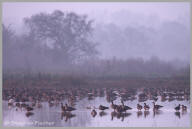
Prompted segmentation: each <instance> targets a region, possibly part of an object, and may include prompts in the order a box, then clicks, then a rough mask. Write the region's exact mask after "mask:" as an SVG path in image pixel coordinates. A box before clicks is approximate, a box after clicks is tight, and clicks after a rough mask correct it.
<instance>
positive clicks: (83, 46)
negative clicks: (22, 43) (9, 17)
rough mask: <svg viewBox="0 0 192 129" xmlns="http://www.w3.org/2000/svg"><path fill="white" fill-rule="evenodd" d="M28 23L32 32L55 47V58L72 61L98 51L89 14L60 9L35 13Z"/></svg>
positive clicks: (26, 21) (56, 59) (53, 49)
mask: <svg viewBox="0 0 192 129" xmlns="http://www.w3.org/2000/svg"><path fill="white" fill-rule="evenodd" d="M24 22H25V24H26V25H27V27H28V28H29V34H31V35H33V36H34V37H35V39H37V40H41V42H44V43H45V44H47V45H49V46H50V47H51V48H52V51H53V52H52V53H53V55H54V59H55V61H58V62H59V61H61V62H62V61H64V62H65V63H72V62H74V61H77V60H78V59H80V58H85V57H89V56H92V55H95V54H96V53H97V51H96V49H95V46H96V43H93V42H92V41H91V40H90V37H91V34H92V30H93V28H92V20H87V16H84V15H82V16H81V15H77V14H75V13H73V12H70V13H63V12H62V11H59V10H56V11H54V12H53V13H51V14H47V13H40V14H36V15H33V16H31V17H30V18H25V19H24Z"/></svg>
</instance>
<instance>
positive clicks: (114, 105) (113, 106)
mask: <svg viewBox="0 0 192 129" xmlns="http://www.w3.org/2000/svg"><path fill="white" fill-rule="evenodd" d="M117 107H118V105H116V104H114V103H113V101H111V108H112V109H114V111H115V109H117Z"/></svg>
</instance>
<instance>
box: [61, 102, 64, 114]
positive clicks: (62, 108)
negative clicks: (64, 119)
mask: <svg viewBox="0 0 192 129" xmlns="http://www.w3.org/2000/svg"><path fill="white" fill-rule="evenodd" d="M61 111H62V112H65V106H63V103H61Z"/></svg>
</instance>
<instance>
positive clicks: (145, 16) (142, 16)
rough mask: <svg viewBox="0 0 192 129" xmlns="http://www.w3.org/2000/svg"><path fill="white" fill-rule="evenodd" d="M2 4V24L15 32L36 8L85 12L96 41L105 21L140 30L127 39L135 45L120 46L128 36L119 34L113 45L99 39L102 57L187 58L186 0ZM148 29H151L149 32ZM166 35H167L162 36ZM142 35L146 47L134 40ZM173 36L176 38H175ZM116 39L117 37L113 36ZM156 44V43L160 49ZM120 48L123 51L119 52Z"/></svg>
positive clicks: (188, 26) (187, 22) (188, 12)
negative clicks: (115, 43)
mask: <svg viewBox="0 0 192 129" xmlns="http://www.w3.org/2000/svg"><path fill="white" fill-rule="evenodd" d="M2 7H3V23H4V24H5V25H9V24H11V26H12V27H13V28H14V29H16V30H17V32H19V33H21V32H22V24H23V23H22V19H23V18H24V17H30V16H31V15H33V14H37V13H39V12H47V13H51V12H52V11H54V10H56V9H59V10H62V11H68V12H70V11H73V12H76V13H78V14H87V15H88V17H89V19H94V20H95V25H96V26H97V27H98V28H97V31H96V36H95V37H96V40H97V41H99V42H102V37H101V36H100V35H99V34H98V33H101V32H102V33H104V34H105V33H109V32H105V31H104V30H102V29H103V28H107V27H108V26H106V24H108V25H112V26H113V27H111V28H115V27H119V28H120V30H118V29H116V30H114V29H113V30H112V32H113V31H114V32H115V31H116V32H117V31H119V32H122V33H124V32H125V30H126V32H127V33H129V34H130V33H131V34H133V32H134V33H135V35H139V34H140V33H142V34H141V37H139V36H135V35H133V36H132V37H135V39H133V40H131V41H132V42H136V43H135V44H136V45H135V47H127V48H126V47H124V46H123V45H125V43H127V46H130V42H131V41H130V40H129V39H130V37H129V38H128V39H126V38H125V37H123V38H125V40H123V41H122V44H119V46H122V47H116V46H115V45H113V41H110V43H111V44H110V45H109V43H107V42H108V41H109V40H103V43H100V44H101V45H100V47H99V49H100V50H101V51H102V54H101V55H102V56H103V57H106V58H107V57H110V56H111V57H112V56H117V57H122V58H127V57H143V58H145V57H146V58H147V57H150V56H153V55H154V56H159V57H160V58H163V59H167V60H169V59H176V58H178V59H181V60H185V61H186V60H188V61H189V59H190V57H189V56H190V3H187V2H164V3H162V2H153V3H150V2H148V3H147V2H145V3H142V2H137V3H136V2H135V3H134V2H127V3H125V2H124V3H123V2H122V3H120V2H119V3H118V2H114V3H112V2H111V3H104V2H102V3H93V2H91V3H86V2H80V3H77V2H76V3H73V2H71V3H70V2H68V3H67V2H58V3H55V2H50V3H49V2H47V3H41V2H38V3H32V2H26V3H24V2H15V3H13V2H12V3H11V2H9V3H3V6H2ZM102 25H103V26H104V27H102ZM166 29H167V30H166ZM131 30H133V31H131ZM149 30H152V31H151V32H149ZM173 31H174V32H173ZM153 32H154V33H153ZM177 32H178V33H177ZM172 33H173V34H172ZM110 34H111V33H110ZM155 34H156V35H155ZM143 35H144V36H143ZM167 36H169V38H167V39H165V37H167ZM142 37H144V38H143V39H146V40H142V42H144V43H145V44H146V45H145V46H146V47H143V45H141V44H140V42H141V40H140V41H136V39H140V38H142ZM175 37H177V38H178V39H177V38H176V39H175ZM123 38H122V39H123ZM116 39H121V38H120V37H118V36H117V38H116ZM116 39H115V40H116ZM162 42H164V43H162ZM174 42H175V44H174ZM128 43H129V44H128ZM109 46H113V47H109ZM114 46H115V50H114ZM140 46H141V48H140ZM150 46H151V47H150ZM167 46H168V47H167ZM177 46H178V47H177ZM157 47H160V49H158V48H157ZM122 48H123V51H124V52H125V53H124V54H123V55H122V54H121V53H122ZM138 49H139V50H138ZM146 50H149V51H146ZM150 50H151V51H150ZM162 50H163V51H162ZM126 51H127V53H126ZM112 53H113V54H112Z"/></svg>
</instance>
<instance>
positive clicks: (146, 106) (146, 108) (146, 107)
mask: <svg viewBox="0 0 192 129" xmlns="http://www.w3.org/2000/svg"><path fill="white" fill-rule="evenodd" d="M144 109H145V111H146V110H149V109H150V107H149V105H147V104H146V103H144Z"/></svg>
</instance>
